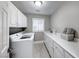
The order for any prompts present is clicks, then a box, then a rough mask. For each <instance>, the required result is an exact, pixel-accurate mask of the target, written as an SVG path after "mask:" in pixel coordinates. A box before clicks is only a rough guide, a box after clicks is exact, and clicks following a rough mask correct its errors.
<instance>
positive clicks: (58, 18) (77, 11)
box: [51, 2, 79, 33]
mask: <svg viewBox="0 0 79 59" xmlns="http://www.w3.org/2000/svg"><path fill="white" fill-rule="evenodd" d="M51 26H53V27H55V28H56V29H57V31H58V32H62V31H63V29H64V28H65V27H72V28H74V29H75V30H77V32H78V33H79V2H65V4H64V5H63V6H62V7H61V8H60V9H59V10H57V11H56V12H55V13H54V14H52V16H51Z"/></svg>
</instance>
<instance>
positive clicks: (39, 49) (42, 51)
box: [33, 42, 49, 58]
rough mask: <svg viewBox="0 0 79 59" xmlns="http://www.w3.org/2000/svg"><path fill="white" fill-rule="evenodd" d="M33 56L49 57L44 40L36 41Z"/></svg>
mask: <svg viewBox="0 0 79 59" xmlns="http://www.w3.org/2000/svg"><path fill="white" fill-rule="evenodd" d="M33 58H49V55H48V53H47V50H46V48H45V46H44V43H43V42H34V48H33Z"/></svg>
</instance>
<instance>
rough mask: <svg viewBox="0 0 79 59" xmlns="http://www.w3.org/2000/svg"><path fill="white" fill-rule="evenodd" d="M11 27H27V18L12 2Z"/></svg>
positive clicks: (10, 8)
mask: <svg viewBox="0 0 79 59" xmlns="http://www.w3.org/2000/svg"><path fill="white" fill-rule="evenodd" d="M9 13H10V23H9V25H10V27H26V26H27V18H26V17H25V15H24V14H23V13H22V12H21V11H20V10H19V9H17V8H16V7H15V6H14V5H13V4H12V3H11V2H10V3H9Z"/></svg>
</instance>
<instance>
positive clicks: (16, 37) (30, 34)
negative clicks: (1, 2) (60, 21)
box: [10, 32, 34, 42]
mask: <svg viewBox="0 0 79 59" xmlns="http://www.w3.org/2000/svg"><path fill="white" fill-rule="evenodd" d="M24 35H29V36H31V37H30V38H26V39H20V38H21V37H22V36H24ZM10 38H11V40H12V42H16V41H25V40H32V39H33V38H34V33H23V32H19V33H16V34H13V35H10Z"/></svg>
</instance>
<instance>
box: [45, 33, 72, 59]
mask: <svg viewBox="0 0 79 59" xmlns="http://www.w3.org/2000/svg"><path fill="white" fill-rule="evenodd" d="M53 39H54V38H53ZM53 39H52V38H51V37H50V36H48V35H47V34H44V43H45V45H46V48H47V50H48V53H49V55H50V57H51V58H73V56H72V55H71V54H69V53H68V52H67V51H66V50H65V49H63V48H62V47H61V46H60V45H59V44H57V42H55V41H54V40H53Z"/></svg>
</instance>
